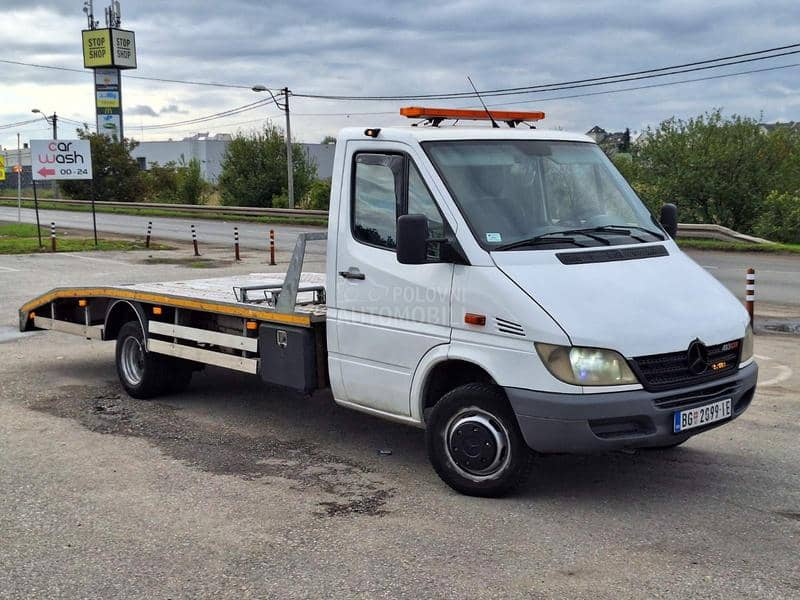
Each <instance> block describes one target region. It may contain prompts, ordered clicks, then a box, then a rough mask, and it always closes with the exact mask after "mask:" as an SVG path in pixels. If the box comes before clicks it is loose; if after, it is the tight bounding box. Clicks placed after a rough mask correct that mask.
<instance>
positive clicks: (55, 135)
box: [51, 112, 58, 140]
mask: <svg viewBox="0 0 800 600" xmlns="http://www.w3.org/2000/svg"><path fill="white" fill-rule="evenodd" d="M51 118H52V119H53V139H54V140H57V139H58V115H57V114H56V113H55V112H53V116H52V117H51Z"/></svg>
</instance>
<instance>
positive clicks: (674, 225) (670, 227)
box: [660, 204, 678, 238]
mask: <svg viewBox="0 0 800 600" xmlns="http://www.w3.org/2000/svg"><path fill="white" fill-rule="evenodd" d="M660 220H661V226H662V227H664V229H665V230H666V231H667V233H668V234H669V236H670V237H672V238H674V237H676V236H677V235H678V207H677V206H675V205H674V204H665V205H664V206H662V207H661V219H660Z"/></svg>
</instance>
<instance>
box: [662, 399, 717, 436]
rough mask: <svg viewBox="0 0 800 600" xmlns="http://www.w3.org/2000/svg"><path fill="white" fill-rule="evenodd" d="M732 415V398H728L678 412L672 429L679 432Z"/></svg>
mask: <svg viewBox="0 0 800 600" xmlns="http://www.w3.org/2000/svg"><path fill="white" fill-rule="evenodd" d="M730 416H731V399H730V398H726V399H725V400H720V401H719V402H714V403H712V404H706V405H705V406H698V407H697V408H690V409H689V410H681V411H678V412H676V413H675V419H674V422H673V428H672V430H673V431H674V432H675V433H678V432H679V431H686V430H687V429H694V428H695V427H702V426H703V425H708V424H709V423H715V422H717V421H722V420H723V419H727V418H729V417H730Z"/></svg>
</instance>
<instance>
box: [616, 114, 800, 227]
mask: <svg viewBox="0 0 800 600" xmlns="http://www.w3.org/2000/svg"><path fill="white" fill-rule="evenodd" d="M798 157H800V135H798V134H796V132H795V133H793V132H791V131H789V130H785V131H784V130H775V131H771V132H769V133H766V134H765V133H763V132H762V130H761V128H760V127H759V125H758V123H757V122H756V121H755V120H753V119H749V118H746V117H741V116H737V115H733V116H731V117H727V118H725V117H723V116H722V114H721V112H720V111H719V110H716V111H713V112H710V113H707V114H704V115H701V116H699V117H696V118H693V119H689V120H686V121H684V120H682V119H677V118H674V117H673V118H671V119H667V120H666V121H663V122H662V123H661V124H660V125H659V126H658V127H656V128H655V129H652V128H648V129H646V130H645V131H644V133H643V134H642V136H641V138H640V139H639V141H638V142H637V144H635V145H634V147H633V148H632V155H631V158H630V160H629V162H626V160H627V159H618V160H615V163H616V164H617V166H618V167H619V168H620V170H621V171H622V172H623V174H624V175H625V176H626V178H628V180H629V181H630V182H631V183H632V185H633V186H634V188H635V189H636V191H637V192H638V193H639V195H640V196H641V197H642V199H643V200H645V202H646V203H647V204H648V205H649V206H650V208H651V209H653V210H658V208H659V206H660V205H661V204H663V203H664V202H674V203H676V204H677V205H678V207H679V209H680V211H681V220H682V221H684V222H700V223H717V224H720V225H725V226H727V227H731V228H732V229H736V230H737V231H743V232H747V233H750V232H752V231H753V229H754V226H755V223H756V220H757V217H758V215H759V213H760V209H761V205H762V202H763V201H764V200H765V199H766V197H767V195H768V194H769V193H770V192H771V191H773V190H778V191H787V192H789V191H795V190H797V189H800V172H799V171H800V167H799V166H798Z"/></svg>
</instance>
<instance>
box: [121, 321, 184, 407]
mask: <svg viewBox="0 0 800 600" xmlns="http://www.w3.org/2000/svg"><path fill="white" fill-rule="evenodd" d="M116 364H117V377H119V381H120V383H121V384H122V387H123V388H125V391H126V392H127V393H128V395H129V396H131V397H133V398H137V399H139V400H147V399H150V398H155V397H156V396H159V395H161V394H164V393H168V392H177V391H180V390H182V389H184V388H186V386H187V385H189V381H190V380H191V378H192V368H191V363H189V362H187V361H181V360H176V359H172V358H171V357H169V356H162V355H159V354H154V353H152V352H147V350H146V348H145V338H144V333H143V332H142V328H141V326H140V325H139V322H138V321H128V322H127V323H125V324H124V325H123V326H122V327H121V328H120V330H119V335H117V350H116Z"/></svg>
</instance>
